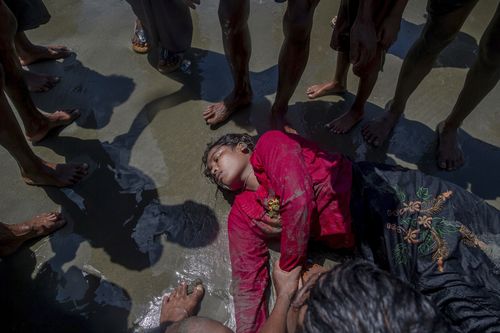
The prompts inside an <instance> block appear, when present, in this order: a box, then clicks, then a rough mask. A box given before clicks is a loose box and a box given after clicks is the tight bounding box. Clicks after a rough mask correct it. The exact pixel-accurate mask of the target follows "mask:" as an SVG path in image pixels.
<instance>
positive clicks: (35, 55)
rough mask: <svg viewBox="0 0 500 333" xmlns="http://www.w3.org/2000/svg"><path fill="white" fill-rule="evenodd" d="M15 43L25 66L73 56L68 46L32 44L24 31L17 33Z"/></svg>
mask: <svg viewBox="0 0 500 333" xmlns="http://www.w3.org/2000/svg"><path fill="white" fill-rule="evenodd" d="M14 42H15V45H16V51H17V53H18V54H19V60H20V62H21V64H22V65H23V66H27V65H30V64H32V63H35V62H39V61H45V60H56V59H61V58H66V57H68V56H69V55H70V54H71V51H70V50H69V49H68V48H67V47H66V46H62V45H57V46H40V45H35V44H33V43H31V41H30V40H29V39H28V36H26V34H25V33H24V31H19V32H18V33H16V36H15V38H14Z"/></svg>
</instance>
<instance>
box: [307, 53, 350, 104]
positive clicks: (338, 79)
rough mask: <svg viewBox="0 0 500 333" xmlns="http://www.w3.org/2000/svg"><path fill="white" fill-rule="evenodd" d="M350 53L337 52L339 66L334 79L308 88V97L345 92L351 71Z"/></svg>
mask: <svg viewBox="0 0 500 333" xmlns="http://www.w3.org/2000/svg"><path fill="white" fill-rule="evenodd" d="M349 67H350V63H349V54H347V53H344V52H338V53H337V67H336V69H335V75H334V76H333V80H332V81H329V82H325V83H320V84H315V85H313V86H310V87H309V88H307V90H306V94H307V97H309V98H310V99H315V98H318V97H322V96H326V95H338V94H343V93H345V92H346V90H347V74H348V72H349Z"/></svg>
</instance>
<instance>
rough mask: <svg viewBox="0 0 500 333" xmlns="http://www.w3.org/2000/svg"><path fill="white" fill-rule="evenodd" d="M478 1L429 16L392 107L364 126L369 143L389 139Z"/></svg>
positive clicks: (406, 62)
mask: <svg viewBox="0 0 500 333" xmlns="http://www.w3.org/2000/svg"><path fill="white" fill-rule="evenodd" d="M429 1H432V0H429ZM476 3H477V0H475V1H469V2H468V3H467V4H466V5H465V6H464V7H461V8H459V9H457V10H455V11H453V12H451V13H448V14H444V15H440V16H434V15H429V17H428V19H427V23H426V24H425V27H424V30H423V31H422V34H421V35H420V37H419V39H417V41H416V42H415V43H414V44H413V46H412V47H411V49H410V51H409V52H408V54H407V56H406V58H405V60H404V61H403V65H402V67H401V71H400V73H399V78H398V83H397V87H396V92H395V94H394V98H393V100H392V102H391V104H390V106H389V109H388V110H387V111H386V112H385V113H384V114H383V115H381V116H380V117H378V118H376V119H374V120H372V121H370V122H368V123H367V124H366V126H365V127H364V128H363V137H364V138H365V140H366V141H367V142H368V143H370V144H372V145H374V146H380V145H382V144H383V143H384V142H385V141H386V140H387V138H388V136H389V134H390V133H391V131H392V129H393V128H394V126H395V125H396V123H397V122H398V120H399V118H400V117H401V115H402V114H403V112H404V109H405V107H406V102H407V101H408V98H409V97H410V95H411V94H412V93H413V92H414V91H415V89H417V87H418V85H419V84H420V82H422V80H423V79H424V78H425V77H426V76H427V74H428V73H429V72H430V71H431V69H432V66H433V65H434V62H435V61H436V59H437V57H438V55H439V53H441V51H442V50H443V49H444V48H445V47H446V46H447V45H448V44H449V43H450V42H452V41H453V40H454V39H455V36H456V35H457V33H458V32H459V31H460V28H461V27H462V25H463V23H464V22H465V20H466V19H467V17H468V16H469V14H470V12H471V11H472V9H473V8H474V6H475V4H476Z"/></svg>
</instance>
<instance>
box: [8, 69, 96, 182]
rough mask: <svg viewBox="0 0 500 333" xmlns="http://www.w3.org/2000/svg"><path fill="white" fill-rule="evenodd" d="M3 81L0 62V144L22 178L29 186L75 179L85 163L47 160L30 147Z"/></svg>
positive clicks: (84, 172) (79, 175)
mask: <svg viewBox="0 0 500 333" xmlns="http://www.w3.org/2000/svg"><path fill="white" fill-rule="evenodd" d="M3 82H4V80H3V67H2V65H1V64H0V145H1V146H3V147H4V148H5V149H7V151H8V152H9V153H10V154H11V155H12V157H14V159H15V160H16V162H17V164H18V165H19V168H20V169H21V174H22V176H23V178H24V180H25V181H26V182H27V183H28V184H30V185H50V186H58V187H63V186H69V185H72V184H74V183H76V182H78V181H79V180H80V179H81V178H82V177H83V176H84V175H85V174H86V173H87V166H86V165H85V164H82V165H71V164H53V163H48V162H45V161H43V160H41V159H40V158H39V157H38V156H36V155H35V154H34V153H33V151H32V150H31V149H30V147H29V146H28V144H27V142H26V140H25V138H24V136H23V133H22V131H21V128H20V127H19V125H18V123H17V120H16V117H15V116H14V113H13V112H12V109H11V108H10V105H9V103H8V101H7V98H6V97H5V94H4V92H3V88H4V84H3Z"/></svg>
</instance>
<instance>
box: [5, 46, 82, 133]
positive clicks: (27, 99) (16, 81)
mask: <svg viewBox="0 0 500 333" xmlns="http://www.w3.org/2000/svg"><path fill="white" fill-rule="evenodd" d="M4 47H5V48H4V50H3V52H0V63H2V65H3V68H4V70H5V91H6V92H7V94H8V95H9V97H10V98H11V100H12V102H13V103H14V105H15V106H16V108H17V111H18V112H19V115H20V116H21V119H22V121H23V124H24V129H25V133H26V136H27V137H28V138H29V139H30V140H31V141H33V142H38V141H41V140H42V139H43V138H45V136H46V135H47V134H48V133H49V132H50V131H51V130H52V129H54V128H56V127H61V126H66V125H69V124H70V123H72V122H73V121H74V120H75V119H76V118H78V117H79V116H80V113H79V111H78V110H68V111H56V112H54V113H52V114H47V113H43V112H40V111H39V110H38V109H37V108H36V106H35V104H34V103H33V100H32V99H31V96H30V94H29V90H28V87H27V85H26V82H25V81H24V78H23V72H22V68H21V65H20V63H19V60H18V59H17V56H16V53H15V50H14V47H13V45H10V44H9V43H6V44H5V45H4Z"/></svg>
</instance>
